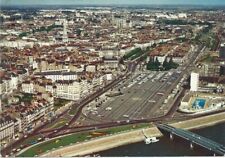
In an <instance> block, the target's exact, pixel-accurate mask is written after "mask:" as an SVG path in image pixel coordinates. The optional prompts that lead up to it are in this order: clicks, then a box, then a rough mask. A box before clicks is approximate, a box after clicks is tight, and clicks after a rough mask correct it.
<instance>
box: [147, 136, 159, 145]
mask: <svg viewBox="0 0 225 158" xmlns="http://www.w3.org/2000/svg"><path fill="white" fill-rule="evenodd" d="M158 141H159V139H157V138H156V137H149V138H145V144H151V143H156V142H158Z"/></svg>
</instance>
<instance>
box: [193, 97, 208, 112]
mask: <svg viewBox="0 0 225 158" xmlns="http://www.w3.org/2000/svg"><path fill="white" fill-rule="evenodd" d="M205 102H206V100H205V99H199V98H197V99H195V101H194V103H193V104H192V108H194V109H203V108H204V107H205Z"/></svg>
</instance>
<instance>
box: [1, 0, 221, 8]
mask: <svg viewBox="0 0 225 158" xmlns="http://www.w3.org/2000/svg"><path fill="white" fill-rule="evenodd" d="M0 4H1V6H35V5H36V6H45V5H46V6H66V5H72V6H112V5H113V6H116V5H128V6H140V5H146V6H163V5H166V6H209V7H210V6H225V1H223V0H198V1H196V0H189V1H185V0H151V1H149V0H139V1H138V2H137V1H136V0H122V1H121V0H76V1H75V0H64V1H63V0H42V1H41V2H40V0H32V1H30V0H20V1H17V0H0Z"/></svg>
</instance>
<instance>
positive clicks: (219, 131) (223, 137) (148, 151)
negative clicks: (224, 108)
mask: <svg viewBox="0 0 225 158" xmlns="http://www.w3.org/2000/svg"><path fill="white" fill-rule="evenodd" d="M192 132H194V133H197V134H199V135H201V136H204V137H206V138H209V139H211V140H214V141H216V142H218V143H220V144H223V145H224V146H225V123H222V124H218V125H215V126H211V127H207V128H203V129H198V130H194V131H192ZM159 139H160V141H159V142H157V143H153V144H149V145H146V144H145V143H144V142H139V143H134V144H129V145H125V146H121V147H117V148H114V149H110V150H106V151H102V152H100V153H98V154H100V156H105V157H107V156H112V157H114V156H134V157H135V156H139V157H140V156H212V155H210V154H209V153H208V152H206V151H203V150H199V149H196V148H195V147H194V149H193V150H191V149H190V147H189V144H187V143H184V142H182V141H176V140H175V141H173V142H171V140H169V138H167V137H161V138H159Z"/></svg>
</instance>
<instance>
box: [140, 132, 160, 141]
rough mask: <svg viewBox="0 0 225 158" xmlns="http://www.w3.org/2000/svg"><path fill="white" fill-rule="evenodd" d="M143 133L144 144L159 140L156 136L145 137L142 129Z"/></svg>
mask: <svg viewBox="0 0 225 158" xmlns="http://www.w3.org/2000/svg"><path fill="white" fill-rule="evenodd" d="M142 133H143V135H144V136H145V140H144V141H145V144H151V143H156V142H158V141H159V139H157V138H156V137H147V136H146V135H145V133H144V130H142Z"/></svg>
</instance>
